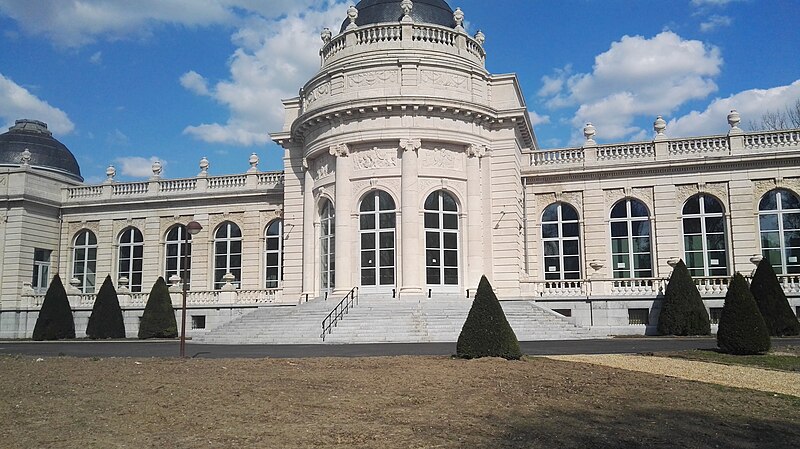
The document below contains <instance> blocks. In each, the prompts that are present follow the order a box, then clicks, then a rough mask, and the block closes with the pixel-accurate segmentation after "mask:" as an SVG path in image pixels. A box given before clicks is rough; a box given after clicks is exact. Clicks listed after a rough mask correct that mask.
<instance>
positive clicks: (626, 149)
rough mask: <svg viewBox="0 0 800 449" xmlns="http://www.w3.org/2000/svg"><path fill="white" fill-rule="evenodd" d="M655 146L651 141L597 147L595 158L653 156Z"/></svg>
mask: <svg viewBox="0 0 800 449" xmlns="http://www.w3.org/2000/svg"><path fill="white" fill-rule="evenodd" d="M654 154H655V146H654V145H653V143H651V142H642V143H631V144H625V145H608V146H600V147H598V148H597V159H598V160H603V159H633V158H644V157H653V155H654Z"/></svg>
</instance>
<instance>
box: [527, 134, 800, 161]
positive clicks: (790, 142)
mask: <svg viewBox="0 0 800 449" xmlns="http://www.w3.org/2000/svg"><path fill="white" fill-rule="evenodd" d="M592 142H593V141H592ZM754 150H757V151H770V150H775V151H780V150H800V129H795V130H786V131H768V132H754V133H741V132H740V133H738V134H734V133H732V134H730V135H725V136H710V137H699V138H692V139H684V138H680V139H669V138H664V137H663V136H662V138H661V139H656V140H653V141H650V142H632V143H624V144H604V145H597V144H595V143H591V144H588V142H587V145H585V146H583V147H577V148H560V149H552V150H540V151H534V152H531V153H530V165H531V167H542V166H546V167H551V166H554V165H556V166H570V165H579V166H584V165H590V166H595V165H603V164H609V165H613V164H616V163H620V162H623V161H624V162H629V161H643V162H647V161H661V160H664V161H668V160H681V159H686V158H692V157H697V158H702V157H706V156H725V155H736V154H741V155H746V154H751V153H752V152H753V151H754ZM565 168H566V167H565Z"/></svg>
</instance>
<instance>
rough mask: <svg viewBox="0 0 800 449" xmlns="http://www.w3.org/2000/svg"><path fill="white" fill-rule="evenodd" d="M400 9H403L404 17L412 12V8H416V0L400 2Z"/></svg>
mask: <svg viewBox="0 0 800 449" xmlns="http://www.w3.org/2000/svg"><path fill="white" fill-rule="evenodd" d="M400 9H402V10H403V18H405V17H406V16H408V15H409V14H411V10H412V9H414V2H412V1H411V0H403V1H401V2H400Z"/></svg>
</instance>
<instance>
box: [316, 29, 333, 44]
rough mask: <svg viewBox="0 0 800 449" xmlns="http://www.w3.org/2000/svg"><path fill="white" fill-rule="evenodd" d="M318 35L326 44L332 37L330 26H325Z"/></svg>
mask: <svg viewBox="0 0 800 449" xmlns="http://www.w3.org/2000/svg"><path fill="white" fill-rule="evenodd" d="M319 37H320V38H321V39H322V43H323V44H327V43H328V42H330V41H331V39H332V38H333V33H332V32H331V29H330V28H328V27H325V28H323V29H322V32H321V33H319Z"/></svg>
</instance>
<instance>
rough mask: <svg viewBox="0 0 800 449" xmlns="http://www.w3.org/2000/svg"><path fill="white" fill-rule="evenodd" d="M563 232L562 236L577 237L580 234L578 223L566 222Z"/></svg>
mask: <svg viewBox="0 0 800 449" xmlns="http://www.w3.org/2000/svg"><path fill="white" fill-rule="evenodd" d="M562 226H563V228H562V230H563V232H564V235H563V236H562V237H577V236H578V223H564V224H563V225H562Z"/></svg>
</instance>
